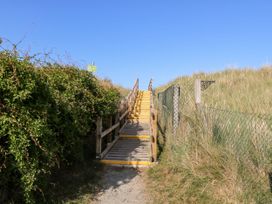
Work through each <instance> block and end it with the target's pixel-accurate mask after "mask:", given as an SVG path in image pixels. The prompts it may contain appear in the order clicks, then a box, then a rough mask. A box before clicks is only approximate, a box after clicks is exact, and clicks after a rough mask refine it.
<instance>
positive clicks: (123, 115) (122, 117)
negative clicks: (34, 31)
mask: <svg viewBox="0 0 272 204" xmlns="http://www.w3.org/2000/svg"><path fill="white" fill-rule="evenodd" d="M128 113H129V110H126V112H124V113H123V114H122V115H121V117H120V120H123V119H124V117H126V115H127V114H128Z"/></svg>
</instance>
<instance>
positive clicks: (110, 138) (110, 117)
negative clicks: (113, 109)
mask: <svg viewBox="0 0 272 204" xmlns="http://www.w3.org/2000/svg"><path fill="white" fill-rule="evenodd" d="M108 126H109V128H110V127H111V126H112V115H111V116H109V124H108ZM112 134H113V133H112V132H111V133H109V135H108V136H107V143H111V142H112Z"/></svg>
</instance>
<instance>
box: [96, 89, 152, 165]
mask: <svg viewBox="0 0 272 204" xmlns="http://www.w3.org/2000/svg"><path fill="white" fill-rule="evenodd" d="M150 96H151V92H150V91H138V93H137V97H136V101H135V104H134V107H133V109H132V111H131V113H130V114H129V116H128V120H127V122H126V124H125V125H124V126H123V127H122V129H121V130H120V132H119V139H118V141H117V142H116V143H115V144H114V145H113V147H112V148H111V149H110V150H109V152H108V153H107V154H106V155H105V156H104V158H102V160H101V162H102V163H104V164H112V165H133V166H148V165H150V164H151V162H152V152H151V128H150V104H151V101H150V100H151V98H150Z"/></svg>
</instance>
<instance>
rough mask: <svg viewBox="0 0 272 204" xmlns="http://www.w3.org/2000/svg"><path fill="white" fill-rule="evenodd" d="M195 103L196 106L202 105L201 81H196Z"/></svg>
mask: <svg viewBox="0 0 272 204" xmlns="http://www.w3.org/2000/svg"><path fill="white" fill-rule="evenodd" d="M195 103H196V105H198V104H200V103H201V80H200V79H196V80H195Z"/></svg>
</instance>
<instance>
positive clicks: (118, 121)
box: [114, 111, 121, 139]
mask: <svg viewBox="0 0 272 204" xmlns="http://www.w3.org/2000/svg"><path fill="white" fill-rule="evenodd" d="M119 119H120V114H119V111H118V112H117V113H116V114H115V120H114V124H116V123H119V125H118V127H117V128H116V129H115V131H114V139H115V138H116V137H117V136H118V134H119V130H120V127H121V121H120V120H119Z"/></svg>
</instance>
